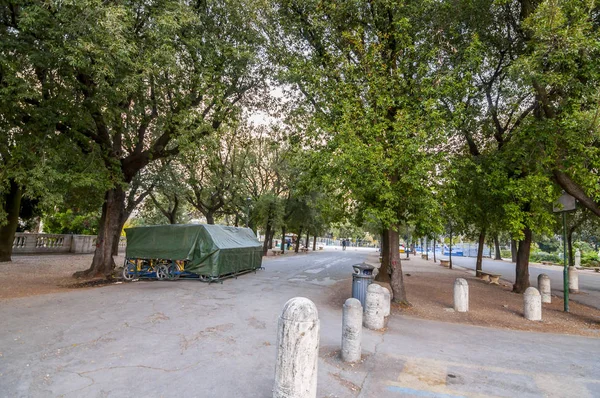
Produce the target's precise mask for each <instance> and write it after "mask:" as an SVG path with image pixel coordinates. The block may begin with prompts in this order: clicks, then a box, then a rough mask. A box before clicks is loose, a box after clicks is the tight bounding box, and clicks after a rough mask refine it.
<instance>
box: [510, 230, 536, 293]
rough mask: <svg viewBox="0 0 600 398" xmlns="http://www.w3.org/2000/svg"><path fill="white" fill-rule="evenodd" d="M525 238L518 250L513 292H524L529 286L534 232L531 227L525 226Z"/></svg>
mask: <svg viewBox="0 0 600 398" xmlns="http://www.w3.org/2000/svg"><path fill="white" fill-rule="evenodd" d="M523 233H524V234H525V238H524V239H523V240H522V241H520V242H519V249H518V250H517V266H516V277H515V284H514V285H513V292H515V293H523V292H524V291H525V289H527V288H528V287H529V251H530V249H531V239H532V233H531V229H529V228H525V230H524V231H523Z"/></svg>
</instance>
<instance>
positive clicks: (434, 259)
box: [433, 238, 437, 263]
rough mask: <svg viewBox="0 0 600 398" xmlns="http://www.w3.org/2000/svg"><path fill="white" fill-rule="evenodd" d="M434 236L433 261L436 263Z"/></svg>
mask: <svg viewBox="0 0 600 398" xmlns="http://www.w3.org/2000/svg"><path fill="white" fill-rule="evenodd" d="M435 240H436V239H435V238H433V262H434V263H437V259H436V258H435Z"/></svg>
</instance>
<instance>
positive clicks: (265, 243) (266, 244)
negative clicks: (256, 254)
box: [263, 220, 271, 256]
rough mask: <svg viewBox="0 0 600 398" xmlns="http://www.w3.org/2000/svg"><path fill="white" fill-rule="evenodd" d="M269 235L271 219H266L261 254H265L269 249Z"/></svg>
mask: <svg viewBox="0 0 600 398" xmlns="http://www.w3.org/2000/svg"><path fill="white" fill-rule="evenodd" d="M270 236H271V221H270V220H269V221H267V227H266V228H265V241H264V242H263V256H266V255H267V252H268V250H269V242H270V240H271V239H270Z"/></svg>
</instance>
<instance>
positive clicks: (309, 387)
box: [273, 297, 319, 398]
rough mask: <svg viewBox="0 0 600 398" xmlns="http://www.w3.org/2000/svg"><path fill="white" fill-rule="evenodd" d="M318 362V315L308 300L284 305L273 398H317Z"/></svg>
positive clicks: (278, 334)
mask: <svg viewBox="0 0 600 398" xmlns="http://www.w3.org/2000/svg"><path fill="white" fill-rule="evenodd" d="M318 359H319V314H318V312H317V307H316V306H315V304H314V303H313V302H312V301H310V300H309V299H307V298H304V297H295V298H293V299H290V300H288V302H287V303H285V305H284V306H283V311H282V313H281V316H280V317H279V325H278V331H277V364H276V365H275V386H274V387H273V398H315V397H316V396H317V363H318Z"/></svg>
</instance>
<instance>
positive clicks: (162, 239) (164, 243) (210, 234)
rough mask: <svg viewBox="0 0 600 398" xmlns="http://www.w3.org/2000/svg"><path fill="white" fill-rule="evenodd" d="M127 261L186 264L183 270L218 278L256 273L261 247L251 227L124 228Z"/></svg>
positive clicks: (206, 225)
mask: <svg viewBox="0 0 600 398" xmlns="http://www.w3.org/2000/svg"><path fill="white" fill-rule="evenodd" d="M125 234H126V235H127V249H126V257H127V258H128V259H148V260H150V259H162V260H172V261H174V260H181V261H185V269H184V271H186V272H189V273H192V274H195V275H199V276H205V277H210V278H212V279H216V278H221V277H223V276H226V275H235V274H238V273H240V272H243V271H249V270H256V269H257V268H260V267H261V263H262V244H261V243H260V242H259V241H258V239H256V236H255V235H254V232H253V231H252V230H251V229H250V228H237V227H228V226H224V225H208V224H186V225H152V226H146V227H135V228H127V229H125Z"/></svg>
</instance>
